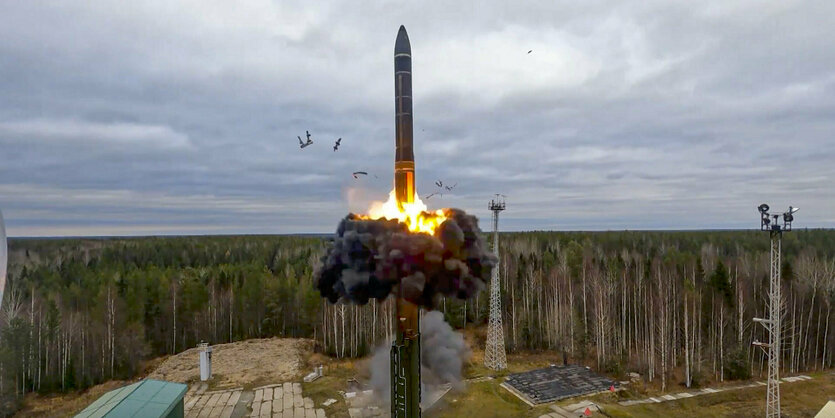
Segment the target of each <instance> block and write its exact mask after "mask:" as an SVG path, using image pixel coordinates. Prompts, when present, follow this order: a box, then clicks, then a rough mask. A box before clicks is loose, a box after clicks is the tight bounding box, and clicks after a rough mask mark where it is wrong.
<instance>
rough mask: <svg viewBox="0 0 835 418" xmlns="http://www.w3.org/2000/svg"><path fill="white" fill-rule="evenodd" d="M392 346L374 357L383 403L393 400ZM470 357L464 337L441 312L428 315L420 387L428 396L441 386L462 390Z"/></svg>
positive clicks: (377, 390) (373, 378) (422, 330)
mask: <svg viewBox="0 0 835 418" xmlns="http://www.w3.org/2000/svg"><path fill="white" fill-rule="evenodd" d="M390 350H391V347H390V346H388V345H386V344H384V345H382V346H381V347H380V348H378V349H377V350H376V351H375V352H374V356H373V357H372V358H371V364H370V367H371V382H370V383H371V388H372V389H373V390H374V393H375V395H376V396H378V397H379V398H380V400H381V401H383V402H384V403H387V402H389V401H390V397H391V373H390V369H391V357H390ZM469 357H470V349H469V348H468V347H467V344H466V343H465V342H464V337H463V336H462V335H461V333H459V332H455V331H454V330H453V329H452V327H450V326H449V324H447V323H446V321H444V315H443V314H442V313H440V312H438V311H430V312H427V313H426V314H425V315H423V317H422V318H421V320H420V379H421V381H420V384H421V394H422V395H423V396H425V395H427V394H428V393H429V392H430V391H434V390H435V388H437V387H438V386H441V385H445V384H450V385H452V387H453V388H454V389H461V388H462V386H463V382H462V381H461V369H462V367H463V365H464V362H465V361H467V359H468V358H469Z"/></svg>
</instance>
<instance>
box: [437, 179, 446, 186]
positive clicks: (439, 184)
mask: <svg viewBox="0 0 835 418" xmlns="http://www.w3.org/2000/svg"><path fill="white" fill-rule="evenodd" d="M435 185H436V186H438V187H444V182H442V181H440V180H438V181H436V182H435Z"/></svg>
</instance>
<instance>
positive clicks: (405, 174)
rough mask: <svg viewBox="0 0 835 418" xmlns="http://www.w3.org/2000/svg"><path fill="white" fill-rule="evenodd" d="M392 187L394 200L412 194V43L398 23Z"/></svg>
mask: <svg viewBox="0 0 835 418" xmlns="http://www.w3.org/2000/svg"><path fill="white" fill-rule="evenodd" d="M394 109H395V116H394V118H395V125H394V129H395V137H394V141H395V142H394V190H395V195H396V196H397V202H398V203H400V204H402V203H406V202H408V203H412V202H413V201H414V197H415V153H414V147H413V134H414V131H413V129H412V46H411V44H410V43H409V35H408V34H407V33H406V28H404V27H403V26H400V30H399V31H398V32H397V41H396V42H395V43H394Z"/></svg>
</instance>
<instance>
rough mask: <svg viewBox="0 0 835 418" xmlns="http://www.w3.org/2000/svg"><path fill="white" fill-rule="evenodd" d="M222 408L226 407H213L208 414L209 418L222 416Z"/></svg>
mask: <svg viewBox="0 0 835 418" xmlns="http://www.w3.org/2000/svg"><path fill="white" fill-rule="evenodd" d="M223 408H226V406H225V405H217V406H215V407H214V408H212V411H211V412H209V417H211V418H218V417H220V414H222V413H223Z"/></svg>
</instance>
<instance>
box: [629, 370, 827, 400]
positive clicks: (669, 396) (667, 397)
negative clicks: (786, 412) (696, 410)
mask: <svg viewBox="0 0 835 418" xmlns="http://www.w3.org/2000/svg"><path fill="white" fill-rule="evenodd" d="M811 379H812V378H811V377H809V376H804V375H800V376H791V377H784V378H782V379H780V380H782V381H783V383H792V382H799V381H802V380H811ZM767 385H768V384H767V383H766V382H754V383H751V384H748V385H740V386H726V387H721V388H715V389H714V388H704V389H700V390H696V391H693V392H681V393H671V394H667V395H661V396H658V397H652V398H647V399H638V400H632V401H621V402H618V404H620V405H622V406H632V405H638V404H642V403H659V402H667V401H674V400H678V399H684V398H692V397H694V396H700V395H706V394H709V393H717V392H725V391H729V390H738V389H745V388H753V387H757V386H767Z"/></svg>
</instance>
